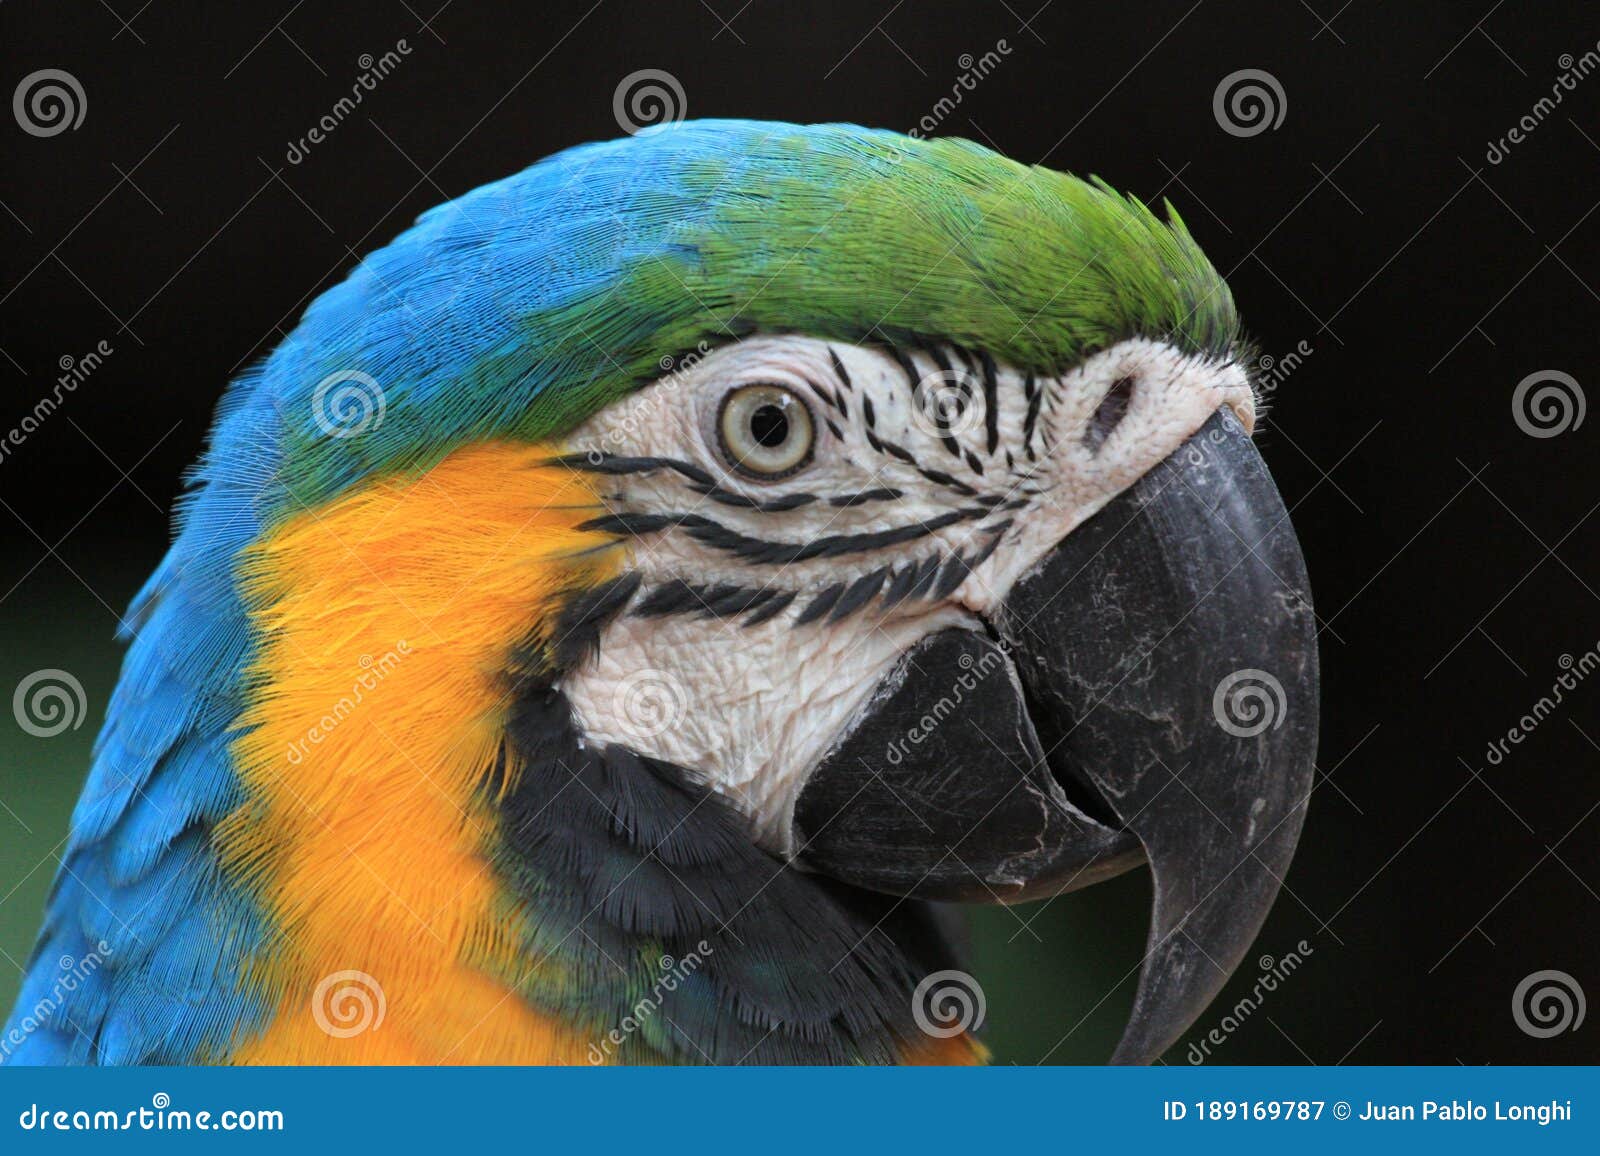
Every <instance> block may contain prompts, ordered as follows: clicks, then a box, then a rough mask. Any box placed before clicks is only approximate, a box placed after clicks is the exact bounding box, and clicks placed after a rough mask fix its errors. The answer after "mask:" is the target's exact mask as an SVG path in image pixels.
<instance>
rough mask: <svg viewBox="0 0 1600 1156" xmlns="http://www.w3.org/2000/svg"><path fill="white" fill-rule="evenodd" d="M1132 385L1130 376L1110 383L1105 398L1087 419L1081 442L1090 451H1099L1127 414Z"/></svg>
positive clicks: (1131, 398) (1131, 399)
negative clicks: (1087, 424) (1087, 423)
mask: <svg viewBox="0 0 1600 1156" xmlns="http://www.w3.org/2000/svg"><path fill="white" fill-rule="evenodd" d="M1133 386H1134V380H1133V378H1131V377H1120V378H1118V379H1117V380H1116V381H1114V382H1112V383H1111V388H1110V389H1108V390H1107V391H1106V396H1105V399H1104V400H1103V401H1101V403H1100V407H1099V408H1098V409H1096V410H1095V411H1094V416H1093V417H1092V418H1090V419H1089V426H1088V428H1087V429H1085V430H1084V431H1083V444H1084V445H1085V446H1086V447H1087V448H1088V450H1089V452H1090V453H1099V452H1100V447H1101V446H1103V445H1105V443H1106V439H1107V438H1108V437H1110V436H1111V431H1112V430H1114V429H1116V428H1117V426H1118V425H1120V424H1121V423H1122V419H1123V418H1124V417H1126V416H1127V415H1128V406H1129V405H1130V404H1131V403H1132V402H1133Z"/></svg>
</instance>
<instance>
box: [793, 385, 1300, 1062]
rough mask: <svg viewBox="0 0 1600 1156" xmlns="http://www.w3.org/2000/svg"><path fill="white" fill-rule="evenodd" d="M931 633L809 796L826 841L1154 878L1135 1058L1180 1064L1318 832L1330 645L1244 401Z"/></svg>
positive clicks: (951, 868)
mask: <svg viewBox="0 0 1600 1156" xmlns="http://www.w3.org/2000/svg"><path fill="white" fill-rule="evenodd" d="M987 625H988V627H989V630H988V631H987V632H980V631H976V630H972V631H968V630H946V631H943V632H940V633H938V634H935V635H933V636H931V637H929V638H927V639H925V640H924V641H923V642H922V643H921V644H920V645H919V646H917V647H916V648H914V649H913V650H912V651H910V652H909V653H907V654H906V655H905V656H904V657H903V658H902V660H901V661H900V663H899V664H898V665H897V667H896V668H895V670H894V671H893V672H892V673H891V675H890V676H889V677H888V678H887V679H886V680H885V681H884V684H883V685H882V686H881V687H880V688H879V689H878V691H877V692H876V693H875V694H874V696H873V697H872V699H871V700H870V701H869V703H868V704H867V707H866V708H865V709H864V710H863V712H862V713H861V714H860V715H859V716H858V719H857V721H856V724H855V725H854V727H853V729H852V730H851V731H850V733H849V734H848V735H847V736H846V737H845V738H844V740H843V741H842V742H841V743H840V744H839V745H838V746H836V747H835V749H834V750H832V751H831V752H830V753H829V755H828V757H827V758H826V759H825V760H824V762H823V764H822V765H821V766H820V767H819V768H818V769H817V771H816V772H815V773H814V774H813V775H812V777H811V779H810V780H809V781H808V782H807V784H806V786H805V788H804V790H803V791H802V793H801V796H800V799H799V803H798V805H797V807H796V812H795V824H796V830H797V835H798V838H799V842H800V846H801V851H800V858H801V861H802V862H804V863H806V864H808V865H809V866H811V867H812V868H813V869H815V870H817V871H820V872H823V873H825V874H828V875H831V876H834V877H835V878H838V879H840V880H843V881H845V882H848V883H853V884H855V885H857V886H862V887H868V888H871V889H874V890H878V891H885V892H889V893H892V894H896V895H904V896H912V897H918V898H924V899H937V900H964V901H977V902H1002V903H1015V902H1021V901H1025V900H1029V899H1038V898H1043V897H1046V896H1050V895H1055V894H1060V893H1061V892H1064V891H1070V890H1074V889H1076V888H1079V887H1083V886H1087V885H1088V884H1091V883H1096V882H1099V881H1101V880H1103V879H1106V878H1109V877H1110V876H1112V875H1116V874H1118V873H1120V872H1122V871H1126V870H1128V869H1129V868H1131V867H1134V866H1137V865H1138V864H1140V863H1143V862H1148V863H1149V865H1150V869H1151V871H1152V872H1153V874H1154V894H1155V901H1154V909H1153V911H1152V914H1151V920H1150V934H1149V944H1148V951H1147V953H1146V955H1145V959H1144V963H1143V966H1142V969H1141V972H1140V978H1139V990H1138V994H1137V996H1136V998H1135V1003H1134V1009H1133V1015H1132V1018H1131V1020H1130V1022H1129V1024H1128V1027H1127V1029H1126V1031H1125V1033H1124V1036H1123V1039H1122V1042H1121V1044H1120V1045H1119V1046H1118V1048H1117V1051H1116V1054H1115V1056H1114V1057H1113V1058H1114V1060H1115V1061H1116V1062H1123V1063H1148V1062H1151V1061H1153V1060H1154V1059H1156V1058H1157V1057H1159V1056H1160V1055H1161V1053H1162V1052H1163V1051H1164V1050H1165V1049H1166V1048H1167V1047H1169V1046H1170V1045H1171V1044H1172V1043H1173V1042H1174V1041H1175V1040H1176V1039H1177V1038H1178V1036H1179V1035H1181V1034H1182V1032H1183V1031H1184V1030H1185V1029H1186V1028H1187V1027H1188V1026H1189V1025H1190V1024H1191V1023H1192V1022H1193V1021H1194V1019H1195V1018H1196V1017H1197V1016H1198V1015H1199V1014H1200V1012H1201V1011H1202V1010H1204V1008H1205V1006H1206V1005H1207V1004H1208V1003H1209V1002H1210V1001H1211V999H1212V998H1213V997H1214V996H1215V995H1216V993H1217V991H1218V990H1219V989H1220V988H1221V987H1222V985H1223V983H1224V982H1225V981H1226V980H1227V978H1228V976H1229V975H1230V974H1231V973H1232V971H1233V969H1234V968H1235V967H1236V966H1237V965H1238V963H1239V961H1240V960H1241V959H1242V958H1243V957H1244V955H1245V953H1246V951H1247V950H1248V949H1249V946H1250V944H1251V942H1252V940H1254V938H1255V935H1256V932H1257V931H1258V930H1259V929H1260V927H1261V923H1262V921H1263V920H1264V919H1265V918H1266V915H1267V912H1268V910H1269V909H1270V908H1271V906H1272V902H1273V900H1274V898H1275V897H1276V896H1277V893H1278V887H1279V885H1280V883H1281V881H1282V878H1283V875H1284V872H1285V871H1286V870H1287V869H1288V866H1289V861H1290V859H1291V858H1292V856H1293V854H1294V849H1295V844H1296V842H1297V841H1298V839H1299V835H1300V827H1301V824H1302V822H1303V821H1304V818H1305V803H1306V799H1307V796H1308V794H1309V792H1310V789H1311V779H1312V765H1313V760H1314V757H1315V753H1316V740H1317V644H1316V629H1315V620H1314V617H1313V614H1312V609H1311V599H1310V587H1309V584H1308V582H1307V578H1306V572H1305V563H1304V560H1303V559H1302V557H1301V554H1300V548H1299V544H1298V543H1297V542H1296V540H1295V536H1294V531H1293V528H1292V527H1291V526H1290V524H1289V519H1288V512H1287V511H1286V510H1285V509H1284V505H1283V500H1282V499H1281V498H1280V497H1279V495H1278V491H1277V488H1276V487H1275V486H1274V484H1273V482H1272V478H1271V476H1270V475H1269V474H1268V473H1267V469H1266V466H1265V464H1264V463H1263V462H1262V460H1261V458H1260V456H1259V454H1257V452H1256V450H1255V447H1254V446H1253V445H1252V444H1251V441H1250V438H1249V436H1248V434H1246V432H1245V431H1244V429H1243V428H1242V427H1241V426H1240V424H1239V422H1238V420H1237V419H1236V418H1235V417H1234V416H1233V414H1232V413H1231V412H1230V411H1228V410H1226V409H1224V410H1221V411H1219V412H1218V413H1216V414H1214V415H1213V416H1212V417H1211V418H1210V420H1209V421H1207V423H1206V424H1205V425H1204V426H1203V427H1202V428H1201V429H1200V431H1199V432H1198V433H1196V434H1195V435H1194V436H1193V437H1192V438H1190V439H1189V441H1188V442H1186V443H1185V444H1184V445H1183V446H1182V447H1181V448H1180V449H1179V450H1178V451H1177V452H1176V453H1174V454H1173V455H1172V456H1170V457H1169V458H1167V459H1166V461H1164V462H1162V463H1161V464H1160V465H1159V466H1158V467H1156V468H1155V469H1154V470H1152V471H1150V472H1149V473H1147V474H1146V475H1145V476H1144V477H1142V478H1141V479H1140V480H1139V481H1138V482H1137V483H1135V484H1134V485H1133V486H1132V487H1131V488H1129V489H1128V490H1126V491H1124V492H1123V493H1122V494H1120V495H1119V496H1117V497H1116V498H1114V499H1113V500H1112V501H1111V502H1110V503H1109V504H1107V505H1106V506H1105V507H1104V508H1103V509H1102V510H1101V511H1100V512H1099V513H1097V514H1096V515H1095V516H1094V517H1092V518H1091V519H1089V520H1088V521H1086V522H1085V523H1084V524H1083V525H1081V526H1079V527H1078V528H1077V529H1076V530H1074V531H1073V532H1072V533H1071V534H1070V535H1069V536H1068V537H1067V538H1066V539H1065V540H1064V541H1063V542H1062V543H1061V544H1060V545H1059V546H1058V547H1056V549H1055V550H1053V551H1052V552H1051V553H1050V554H1049V555H1048V556H1047V557H1045V558H1044V560H1043V561H1042V562H1041V563H1040V565H1039V566H1038V567H1037V568H1036V569H1035V570H1034V571H1033V572H1032V573H1030V574H1028V575H1026V576H1025V577H1024V578H1022V579H1021V580H1020V581H1018V582H1017V583H1016V584H1015V586H1014V587H1013V589H1012V591H1011V593H1010V595H1009V596H1008V597H1007V599H1006V601H1005V604H1004V606H1003V607H1002V609H1001V611H1000V612H999V613H998V614H996V615H995V616H994V618H993V620H992V621H991V622H989V623H988V624H987Z"/></svg>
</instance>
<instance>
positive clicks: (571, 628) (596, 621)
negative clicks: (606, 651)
mask: <svg viewBox="0 0 1600 1156" xmlns="http://www.w3.org/2000/svg"><path fill="white" fill-rule="evenodd" d="M639 581H640V579H639V575H637V574H623V575H622V576H620V577H617V578H613V579H611V580H610V581H609V582H602V583H600V585H598V586H595V587H593V588H591V589H589V590H585V591H582V592H580V593H578V594H576V595H574V596H573V597H571V598H569V599H568V600H567V601H566V603H565V604H564V605H563V606H562V608H561V611H560V613H558V614H557V615H556V620H555V626H554V628H553V630H552V631H551V641H550V643H549V644H548V646H546V647H545V649H546V650H547V651H548V652H549V655H550V662H551V663H552V664H553V665H554V666H555V668H556V669H558V670H570V669H571V668H572V667H574V666H577V665H578V664H579V663H580V662H582V661H584V660H585V659H587V658H588V657H589V656H590V655H592V654H593V653H594V652H595V650H597V649H598V648H599V645H600V632H601V631H602V630H603V629H605V626H606V624H607V623H608V622H610V621H611V620H612V619H613V618H615V617H616V616H617V615H619V614H621V613H622V611H623V610H625V609H626V608H627V606H628V603H629V602H631V601H632V600H633V596H634V594H635V592H636V591H638V589H639ZM519 665H520V666H521V667H522V668H524V669H536V668H539V667H542V666H543V665H544V664H543V663H541V662H538V661H537V660H536V659H533V658H528V659H527V660H525V661H523V662H521V663H519Z"/></svg>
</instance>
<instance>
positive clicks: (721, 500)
mask: <svg viewBox="0 0 1600 1156" xmlns="http://www.w3.org/2000/svg"><path fill="white" fill-rule="evenodd" d="M548 464H550V465H562V466H566V467H568V468H569V469H575V470H581V471H584V472H587V473H596V474H603V475H605V476H608V477H621V476H624V475H628V474H643V473H654V472H656V471H658V470H670V471H672V472H673V473H676V474H679V475H681V476H682V477H684V478H685V479H687V481H688V483H689V487H688V488H689V489H690V491H691V492H693V493H695V494H699V495H700V496H701V497H704V498H708V499H710V500H711V501H713V502H716V503H718V504H719V505H724V506H732V507H734V508H736V509H742V510H755V511H757V512H759V513H763V514H781V513H786V512H787V511H789V510H798V509H800V508H801V507H802V506H809V505H812V504H813V503H816V502H819V501H821V500H822V499H821V498H820V497H818V496H817V495H816V494H808V493H803V492H801V493H793V494H783V495H780V496H779V497H776V498H752V497H749V496H748V495H746V494H740V493H735V492H734V491H732V490H726V489H723V488H722V487H721V486H719V485H717V483H716V479H714V478H713V477H712V476H711V475H710V474H708V473H707V472H706V471H705V470H703V469H701V468H700V467H699V466H697V465H695V464H694V463H693V462H686V461H682V460H680V459H678V458H660V457H624V456H620V455H616V454H598V455H596V456H594V457H592V458H591V457H589V456H588V455H585V454H573V455H570V456H567V457H561V458H551V459H549V461H548ZM902 497H904V494H903V493H902V492H901V491H900V490H896V489H893V488H891V487H887V486H884V487H878V488H875V489H870V490H861V491H859V492H858V493H854V494H841V495H838V496H837V497H833V498H829V499H828V502H829V504H831V505H834V506H858V505H862V504H864V503H866V502H892V501H897V500H898V499H900V498H902Z"/></svg>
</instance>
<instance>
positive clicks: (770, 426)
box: [717, 385, 816, 481]
mask: <svg viewBox="0 0 1600 1156" xmlns="http://www.w3.org/2000/svg"><path fill="white" fill-rule="evenodd" d="M717 438H718V441H719V442H720V443H721V445H722V453H723V456H724V457H726V458H727V459H728V464H729V465H730V466H732V467H733V468H734V469H735V470H737V471H739V472H740V473H741V474H746V475H748V476H750V477H754V478H763V479H766V480H769V481H770V480H772V479H774V478H783V477H787V476H788V475H790V474H792V473H794V472H795V471H796V470H798V469H800V467H802V466H804V465H805V464H806V463H807V462H809V461H810V460H811V445H812V442H813V441H815V440H816V431H815V428H814V427H813V425H812V423H811V411H810V410H809V409H807V408H806V403H805V402H803V401H801V400H800V398H799V397H797V396H796V395H795V394H793V393H791V392H790V391H789V390H787V389H784V388H783V387H782V386H777V385H745V386H741V387H739V388H738V389H734V390H730V391H729V392H728V395H727V396H726V397H724V398H723V399H722V410H721V412H719V413H718V415H717Z"/></svg>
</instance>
